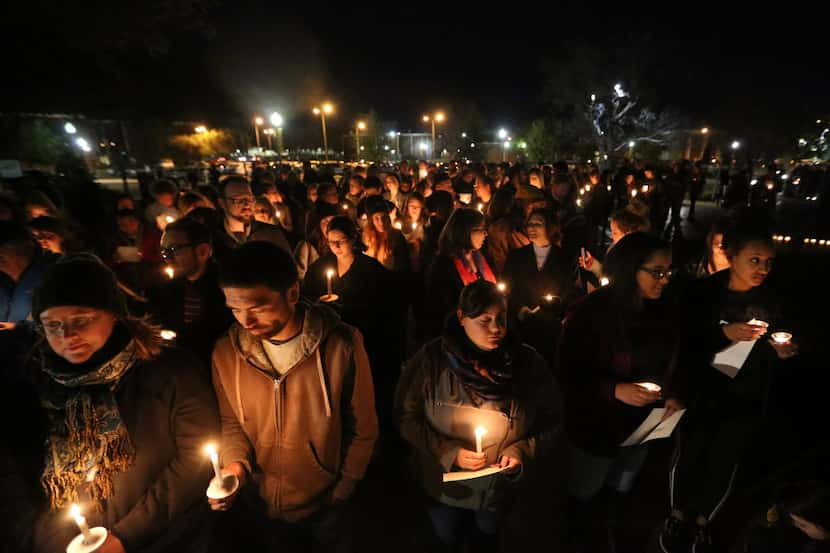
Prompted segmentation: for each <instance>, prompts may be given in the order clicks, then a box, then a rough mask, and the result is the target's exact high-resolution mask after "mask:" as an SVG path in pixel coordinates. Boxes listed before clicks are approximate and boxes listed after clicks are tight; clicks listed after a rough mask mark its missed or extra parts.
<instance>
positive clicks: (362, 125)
mask: <svg viewBox="0 0 830 553" xmlns="http://www.w3.org/2000/svg"><path fill="white" fill-rule="evenodd" d="M365 130H366V123H364V122H363V121H358V122H357V125H355V128H354V139H355V144H356V146H355V150H354V151H355V155H354V158H355V160H357V159H359V158H360V131H365Z"/></svg>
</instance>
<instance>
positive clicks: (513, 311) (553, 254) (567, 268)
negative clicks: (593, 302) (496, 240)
mask: <svg viewBox="0 0 830 553" xmlns="http://www.w3.org/2000/svg"><path fill="white" fill-rule="evenodd" d="M573 270H574V267H573V266H572V264H570V263H568V262H567V260H566V259H565V256H564V255H563V253H562V250H561V249H560V248H559V247H557V246H551V250H550V253H549V254H548V258H547V259H546V260H545V264H544V265H543V266H542V269H541V270H540V269H537V268H536V254H535V253H534V251H533V244H529V245H527V246H524V247H523V248H519V249H517V250H511V251H510V253H509V254H508V255H507V261H506V262H505V264H504V280H505V282H506V283H507V289H508V293H509V301H508V306H509V311H510V320H511V322H512V323H513V324H518V326H519V329H520V331H521V334H522V338H523V339H524V340H525V341H526V342H527V343H528V344H530V345H531V346H533V347H534V348H536V350H537V351H539V353H540V354H542V357H544V358H545V360H547V361H548V363H552V362H553V354H554V351H555V345H556V338H557V337H558V336H559V329H560V321H561V318H562V315H563V314H564V312H565V310H566V309H567V307H568V305H570V303H571V302H572V301H573V300H574V299H575V298H576V297H577V295H578V293H579V290H578V289H577V288H576V286H575V285H574V281H573ZM548 295H552V296H553V299H551V300H549V299H547V297H548ZM522 307H526V308H528V309H530V310H532V311H534V312H533V313H528V311H527V310H524V313H521V312H522V311H523V310H522ZM536 307H539V309H538V310H536ZM520 313H521V314H520Z"/></svg>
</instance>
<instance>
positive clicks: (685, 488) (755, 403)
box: [660, 214, 798, 551]
mask: <svg viewBox="0 0 830 553" xmlns="http://www.w3.org/2000/svg"><path fill="white" fill-rule="evenodd" d="M724 247H725V249H726V256H727V258H728V260H729V269H728V270H724V271H720V272H717V273H715V274H714V275H712V276H710V277H708V278H705V279H703V280H700V281H697V282H695V283H693V285H692V286H690V288H689V291H688V294H687V296H688V310H689V321H690V324H689V334H688V338H687V340H688V342H687V345H686V348H685V350H686V351H685V352H684V355H683V356H682V358H683V360H684V364H685V365H686V366H687V367H688V368H687V372H688V373H689V374H690V375H694V376H695V379H694V381H693V382H692V384H693V389H694V391H695V398H694V403H693V405H692V407H693V408H694V410H693V411H691V414H692V417H690V419H689V420H688V421H686V431H685V432H684V433H682V434H681V440H680V441H679V444H678V448H677V451H676V453H675V458H674V463H673V466H672V479H671V485H672V494H671V499H672V502H671V515H670V516H669V517H668V518H667V519H666V521H665V524H664V527H663V529H662V532H661V535H660V543H661V544H662V545H663V548H664V550H678V548H681V549H682V548H683V547H688V545H689V544H690V543H692V542H694V544H695V547H697V548H698V550H700V551H709V550H710V549H711V547H712V543H711V537H710V533H709V525H710V524H711V522H712V520H713V519H714V518H715V516H716V515H717V514H718V512H719V511H720V509H721V507H722V506H723V504H724V502H725V501H726V500H727V498H728V497H729V494H730V492H731V489H732V485H733V482H734V480H735V476H736V474H737V472H738V467H739V465H740V462H741V459H742V457H743V456H744V453H745V452H746V451H747V450H748V448H749V447H750V445H751V444H752V443H753V442H754V440H756V439H757V438H760V436H761V435H762V431H763V428H764V417H765V413H766V409H767V405H768V403H769V397H770V391H771V389H772V387H773V379H774V376H775V369H776V367H777V366H779V364H780V361H783V360H787V359H790V358H791V357H793V356H795V355H797V354H798V344H797V342H796V341H795V340H794V339H790V340H789V341H784V342H783V343H778V342H776V341H775V340H773V339H772V338H768V337H766V334H767V332H768V330H775V329H779V328H782V327H784V326H783V324H782V323H784V322H785V319H784V316H783V311H782V307H781V305H780V304H779V302H778V301H777V299H776V298H777V294H776V292H775V290H774V289H773V288H772V287H771V286H770V285H769V284H768V283H767V277H768V276H769V274H770V271H771V270H772V267H773V262H774V259H775V248H774V243H773V241H772V238H771V236H770V235H769V234H768V231H767V229H766V226H765V224H764V222H763V220H760V221H759V220H755V219H754V217H753V215H751V214H748V215H747V216H746V217H744V218H742V219H740V220H738V221H736V222H735V225H734V226H733V227H732V228H730V229H728V230H727V231H726V233H725V234H724ZM784 328H786V327H784ZM738 342H753V345H752V346H751V349H750V350H749V354H748V356H747V357H746V359H745V360H744V361H743V363H742V364H741V366H740V368H739V370H738V372H737V374H734V375H727V374H725V373H723V372H721V371H719V370H717V369H716V368H714V367H713V366H712V363H713V359H714V357H715V355H716V354H717V353H718V352H720V351H722V350H724V349H725V348H727V347H729V346H732V345H734V344H736V343H738Z"/></svg>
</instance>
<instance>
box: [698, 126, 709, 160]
mask: <svg viewBox="0 0 830 553" xmlns="http://www.w3.org/2000/svg"><path fill="white" fill-rule="evenodd" d="M700 134H702V135H703V144H702V145H701V148H700V158H698V159H703V156H705V155H706V146H708V145H709V127H703V128H702V129H700Z"/></svg>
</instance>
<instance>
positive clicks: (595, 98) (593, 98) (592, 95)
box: [591, 94, 597, 103]
mask: <svg viewBox="0 0 830 553" xmlns="http://www.w3.org/2000/svg"><path fill="white" fill-rule="evenodd" d="M596 101H597V95H596V94H591V103H593V102H596Z"/></svg>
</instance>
